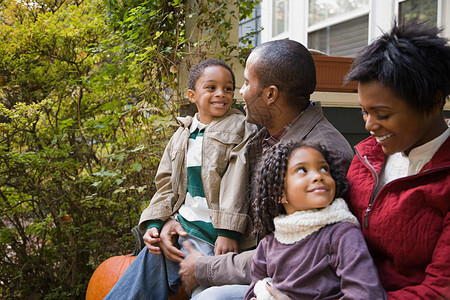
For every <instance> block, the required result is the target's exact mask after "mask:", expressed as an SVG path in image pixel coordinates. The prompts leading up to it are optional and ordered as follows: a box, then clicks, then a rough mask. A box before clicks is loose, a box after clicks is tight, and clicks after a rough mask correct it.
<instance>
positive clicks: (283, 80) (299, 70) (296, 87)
mask: <svg viewBox="0 0 450 300" xmlns="http://www.w3.org/2000/svg"><path fill="white" fill-rule="evenodd" d="M253 53H254V54H256V55H258V60H257V61H256V62H255V65H254V71H255V74H256V76H257V77H258V81H259V86H260V88H266V87H268V86H271V85H275V86H276V87H277V88H278V89H279V90H280V92H281V93H283V94H285V95H286V96H287V98H288V99H302V102H306V101H309V96H310V95H311V94H312V93H313V92H314V89H315V88H316V67H315V66H314V61H313V59H312V56H311V53H310V52H309V51H308V49H306V47H305V46H303V45H302V44H300V43H299V42H296V41H292V40H275V41H270V42H266V43H263V44H261V45H259V46H257V47H255V49H253V51H252V54H253ZM302 96H303V97H302ZM305 100H306V101H305ZM292 104H295V105H302V104H304V103H292Z"/></svg>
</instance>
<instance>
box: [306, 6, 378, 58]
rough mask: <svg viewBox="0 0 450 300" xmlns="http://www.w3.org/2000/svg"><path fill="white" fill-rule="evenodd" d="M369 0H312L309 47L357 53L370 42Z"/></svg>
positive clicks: (337, 53)
mask: <svg viewBox="0 0 450 300" xmlns="http://www.w3.org/2000/svg"><path fill="white" fill-rule="evenodd" d="M369 8H370V7H369V0H310V1H309V11H308V48H312V49H317V50H320V51H322V52H325V53H327V54H328V55H332V56H346V57H354V56H355V55H356V54H357V53H358V51H359V50H361V49H362V48H363V47H364V46H366V45H367V43H368V34H369V32H368V27H369V25H368V24H369Z"/></svg>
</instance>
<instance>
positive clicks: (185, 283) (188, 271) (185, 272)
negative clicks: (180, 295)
mask: <svg viewBox="0 0 450 300" xmlns="http://www.w3.org/2000/svg"><path fill="white" fill-rule="evenodd" d="M183 248H184V249H185V250H186V252H187V253H188V255H187V256H186V257H185V258H184V259H183V260H182V261H181V262H180V271H178V274H179V275H180V278H181V282H182V283H181V286H182V287H183V289H184V290H185V292H186V293H187V294H188V295H191V293H192V290H193V289H194V288H195V287H197V286H198V282H197V279H196V278H195V263H196V262H197V259H198V258H199V257H200V256H203V254H201V253H200V252H199V251H197V250H195V249H194V245H192V243H191V242H189V241H186V242H184V243H183Z"/></svg>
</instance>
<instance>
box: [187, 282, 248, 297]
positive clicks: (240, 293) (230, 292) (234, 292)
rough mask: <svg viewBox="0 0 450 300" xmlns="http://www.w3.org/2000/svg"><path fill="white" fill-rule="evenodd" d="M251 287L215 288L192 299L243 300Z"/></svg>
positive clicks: (227, 286) (235, 285) (223, 286)
mask: <svg viewBox="0 0 450 300" xmlns="http://www.w3.org/2000/svg"><path fill="white" fill-rule="evenodd" d="M249 287H250V286H248V285H239V284H233V285H222V286H213V287H210V288H207V289H205V290H204V291H202V292H201V293H199V294H197V295H196V296H194V297H192V298H191V300H212V299H214V300H242V299H244V296H245V294H246V293H247V290H248V288H249Z"/></svg>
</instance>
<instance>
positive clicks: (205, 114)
mask: <svg viewBox="0 0 450 300" xmlns="http://www.w3.org/2000/svg"><path fill="white" fill-rule="evenodd" d="M188 97H189V100H190V101H191V102H192V103H195V105H197V109H198V115H199V119H200V120H199V121H200V122H201V123H203V124H209V123H210V122H211V121H212V120H213V118H214V117H221V116H223V115H224V114H225V113H226V112H227V111H228V110H229V109H230V107H231V104H232V103H233V98H234V89H233V77H231V74H230V72H229V71H228V70H227V69H226V68H224V67H222V66H210V67H207V68H206V69H205V70H204V71H203V74H202V76H200V77H199V78H198V80H197V82H196V83H195V91H193V90H188Z"/></svg>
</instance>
